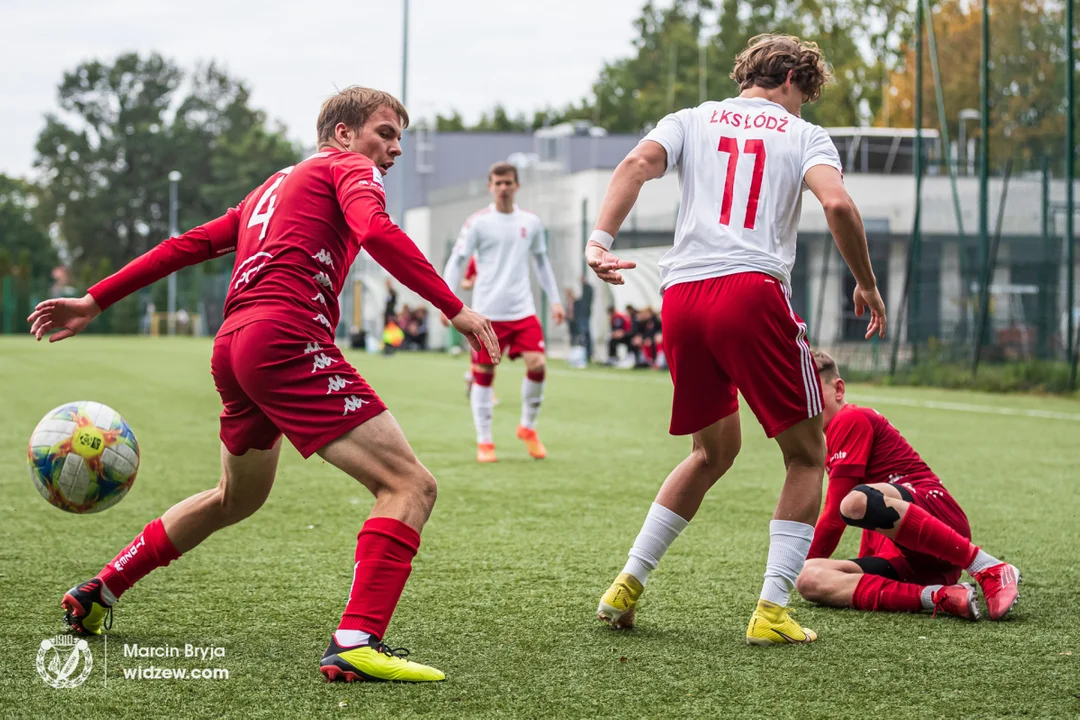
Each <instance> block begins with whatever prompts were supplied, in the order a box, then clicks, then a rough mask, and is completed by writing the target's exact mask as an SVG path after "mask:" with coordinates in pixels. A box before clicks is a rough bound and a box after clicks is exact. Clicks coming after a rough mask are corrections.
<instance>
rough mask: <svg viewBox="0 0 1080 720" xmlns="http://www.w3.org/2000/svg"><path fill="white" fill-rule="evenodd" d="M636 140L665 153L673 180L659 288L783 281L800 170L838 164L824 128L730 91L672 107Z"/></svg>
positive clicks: (791, 253) (790, 260)
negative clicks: (754, 277)
mask: <svg viewBox="0 0 1080 720" xmlns="http://www.w3.org/2000/svg"><path fill="white" fill-rule="evenodd" d="M646 140H652V141H655V142H658V143H660V144H661V145H662V146H663V147H664V149H665V150H667V162H668V170H669V171H670V170H671V169H672V168H674V167H678V169H679V184H680V185H681V186H682V204H681V205H680V206H679V217H678V221H677V222H676V225H675V247H674V248H672V249H671V250H669V251H668V252H667V253H666V254H665V255H664V257H663V258H661V260H660V291H661V292H663V291H664V290H665V289H666V288H668V287H671V286H672V285H674V284H676V283H682V282H691V281H694V280H704V279H706V278H712V277H720V276H722V275H731V274H733V273H738V272H763V273H768V274H769V275H772V276H773V277H776V278H779V279H780V280H781V281H782V282H783V283H784V285H785V286H787V287H790V284H791V268H792V266H794V264H795V233H796V229H797V228H798V224H799V214H800V212H801V210H802V191H803V189H804V186H803V176H804V175H805V174H806V171H807V170H809V169H810V168H811V167H813V166H815V165H829V166H831V167H834V168H836V169H837V170H841V171H842V170H843V168H842V166H841V164H840V155H839V154H838V153H837V152H836V146H835V145H833V143H832V140H831V139H830V138H829V134H828V133H827V132H825V130H824V129H822V128H820V127H818V126H817V125H814V124H812V123H809V122H806V121H805V120H803V119H801V118H799V117H796V116H794V115H792V114H791V113H789V112H788V111H787V110H786V109H784V107H783V106H781V105H778V104H776V103H774V102H770V101H768V100H763V99H760V98H739V97H736V98H731V99H729V100H724V101H722V102H706V103H703V104H702V105H699V106H698V107H696V108H687V109H685V110H680V111H679V112H676V113H672V114H670V115H668V116H666V117H665V118H664V119H663V120H661V121H660V122H659V123H658V124H657V126H656V127H655V128H654V129H653V130H652V132H650V133H649V134H648V135H647V136H645V139H644V140H642V142H645V141H646Z"/></svg>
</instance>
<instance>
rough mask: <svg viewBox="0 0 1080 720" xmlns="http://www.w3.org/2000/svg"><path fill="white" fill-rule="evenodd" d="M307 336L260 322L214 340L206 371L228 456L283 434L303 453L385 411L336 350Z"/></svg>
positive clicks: (271, 441)
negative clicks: (210, 377)
mask: <svg viewBox="0 0 1080 720" xmlns="http://www.w3.org/2000/svg"><path fill="white" fill-rule="evenodd" d="M314 335H315V334H314V333H309V332H305V331H303V330H301V329H299V328H296V327H291V326H288V325H283V324H282V323H280V322H277V321H272V320H263V321H259V322H253V323H251V324H249V325H244V326H242V327H239V328H237V329H236V330H233V331H232V332H230V333H228V334H226V335H221V336H219V337H218V338H217V339H215V340H214V353H213V355H212V356H211V359H210V371H211V373H212V374H213V376H214V384H215V385H216V386H217V391H218V394H219V395H221V402H222V404H223V405H224V406H225V409H224V410H222V411H221V441H222V442H223V443H225V447H226V448H227V449H228V451H229V452H230V453H232V454H233V455H243V454H244V453H246V452H247V451H248V450H269V449H270V448H272V447H273V446H274V443H275V442H277V440H278V438H279V437H281V434H282V433H284V434H285V437H287V438H289V442H291V443H292V444H293V445H294V446H295V447H296V449H297V450H298V451H300V454H301V455H303V456H304V457H305V458H306V457H310V456H311V455H313V454H314V453H315V451H316V450H318V449H319V448H321V447H323V446H324V445H326V444H327V443H329V442H330V441H331V440H335V439H337V438H339V437H341V436H342V435H344V434H345V433H346V432H348V431H349V430H352V429H353V428H354V427H356V426H357V425H360V424H362V423H364V422H367V421H368V420H370V419H371V418H373V417H375V416H376V415H378V414H379V413H381V412H382V411H384V410H386V405H384V404H383V402H382V400H380V399H379V396H378V395H376V394H375V391H374V390H372V389H371V387H370V386H369V385H368V384H367V382H365V381H364V378H362V377H360V375H359V373H357V372H356V369H355V368H353V366H352V365H350V364H349V363H348V362H346V361H345V358H344V357H343V356H342V354H341V350H339V349H338V348H337V346H336V345H334V344H333V343H327V342H326V339H325V337H323V338H321V339H320V338H316V337H314Z"/></svg>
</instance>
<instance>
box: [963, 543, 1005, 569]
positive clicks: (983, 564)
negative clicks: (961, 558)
mask: <svg viewBox="0 0 1080 720" xmlns="http://www.w3.org/2000/svg"><path fill="white" fill-rule="evenodd" d="M1000 564H1001V561H1000V560H998V559H997V558H996V557H994V556H993V555H989V554H987V553H984V552H983V551H982V548H979V551H978V552H977V553H976V554H975V559H974V560H972V561H971V564H970V565H968V566H967V571H968V575H974V574H975V573H977V572H979V571H980V570H985V569H986V568H988V567H993V566H994V565H1000Z"/></svg>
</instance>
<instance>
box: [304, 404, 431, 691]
mask: <svg viewBox="0 0 1080 720" xmlns="http://www.w3.org/2000/svg"><path fill="white" fill-rule="evenodd" d="M318 453H319V455H320V456H321V457H322V458H323V459H324V460H326V461H327V462H328V463H330V464H331V465H334V466H335V467H337V468H338V469H340V470H342V471H344V472H345V473H347V474H349V475H350V476H351V477H353V478H354V479H356V480H357V481H359V482H360V483H361V484H363V485H364V486H365V487H366V488H367V489H368V490H370V491H371V493H372V495H374V496H375V505H374V506H373V507H372V509H371V513H370V514H369V516H368V519H367V521H366V522H365V523H364V525H363V527H362V528H361V530H360V533H359V535H358V536H357V542H356V554H355V564H354V566H353V579H352V585H351V586H350V589H349V599H348V602H347V604H346V606H345V611H344V613H343V614H342V617H341V622H340V624H339V625H338V629H337V631H336V632H335V633H334V636H333V638H332V640H331V643H330V646H329V648H327V650H326V653H325V654H324V656H323V659H322V663H321V665H320V670H321V672H322V673H323V674H324V675H325V676H326V677H327V679H328V680H330V681H333V680H338V679H341V680H346V681H349V682H351V681H353V680H400V681H409V682H424V681H437V680H442V679H443V678H444V675H443V673H442V672H441V671H439V670H436V669H434V668H431V667H428V666H425V665H420V664H419V663H415V662H411V661H408V660H405V659H404V657H403V654H402V653H400V652H397V651H395V650H393V649H391V648H389V647H388V646H387V645H386V644H385V643H384V642H383V640H384V638H385V634H386V628H387V626H388V625H389V623H390V618H391V617H392V615H393V613H394V609H395V608H396V607H397V603H398V600H399V599H400V597H401V592H402V590H403V589H404V587H405V582H406V581H407V580H408V578H409V574H410V573H411V571H412V559H413V557H414V556H415V555H416V552H417V550H418V549H419V547H420V531H421V530H422V529H423V527H424V524H425V523H426V522H427V519H428V516H429V515H430V514H431V509H432V507H433V506H434V504H435V496H436V484H435V478H434V477H432V475H431V473H430V472H428V470H427V468H425V467H424V466H423V465H422V464H421V463H420V461H419V460H418V459H417V458H416V455H415V454H414V453H413V450H412V448H411V447H410V446H409V443H408V441H407V440H406V439H405V435H404V433H402V431H401V427H400V426H399V425H398V423H397V421H396V420H395V419H394V417H393V416H392V415H391V414H390V413H389V412H388V411H384V412H382V413H381V414H379V415H376V416H375V417H372V418H371V419H369V420H367V421H365V422H364V423H363V424H361V425H358V426H356V427H354V428H352V429H351V430H349V431H348V432H346V433H345V434H344V435H342V436H340V437H338V438H337V439H336V440H333V441H331V442H330V443H328V444H327V445H325V446H324V447H322V448H321V449H320V450H319V451H318ZM395 653H397V654H395Z"/></svg>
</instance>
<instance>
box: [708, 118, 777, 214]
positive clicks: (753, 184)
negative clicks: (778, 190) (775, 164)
mask: <svg viewBox="0 0 1080 720" xmlns="http://www.w3.org/2000/svg"><path fill="white" fill-rule="evenodd" d="M716 149H717V151H718V152H726V153H728V154H729V157H728V165H727V178H726V179H725V180H724V199H723V202H721V203H720V224H721V225H728V224H730V222H731V203H732V200H733V198H732V195H733V194H734V192H735V169H736V167H738V165H739V141H738V140H736V139H735V138H732V137H722V138H720V145H719V146H717V148H716ZM743 152H745V153H748V154H751V155H753V156H754V175H753V177H752V178H751V179H750V197H748V198H747V199H746V217H745V218H744V219H743V227H744V228H746V229H747V230H753V229H754V223H755V222H756V221H757V206H758V198H759V197H760V196H761V178H762V177H763V176H764V175H765V141H764V140H761V139H759V138H749V139H747V141H746V144H745V145H744V147H743Z"/></svg>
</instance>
